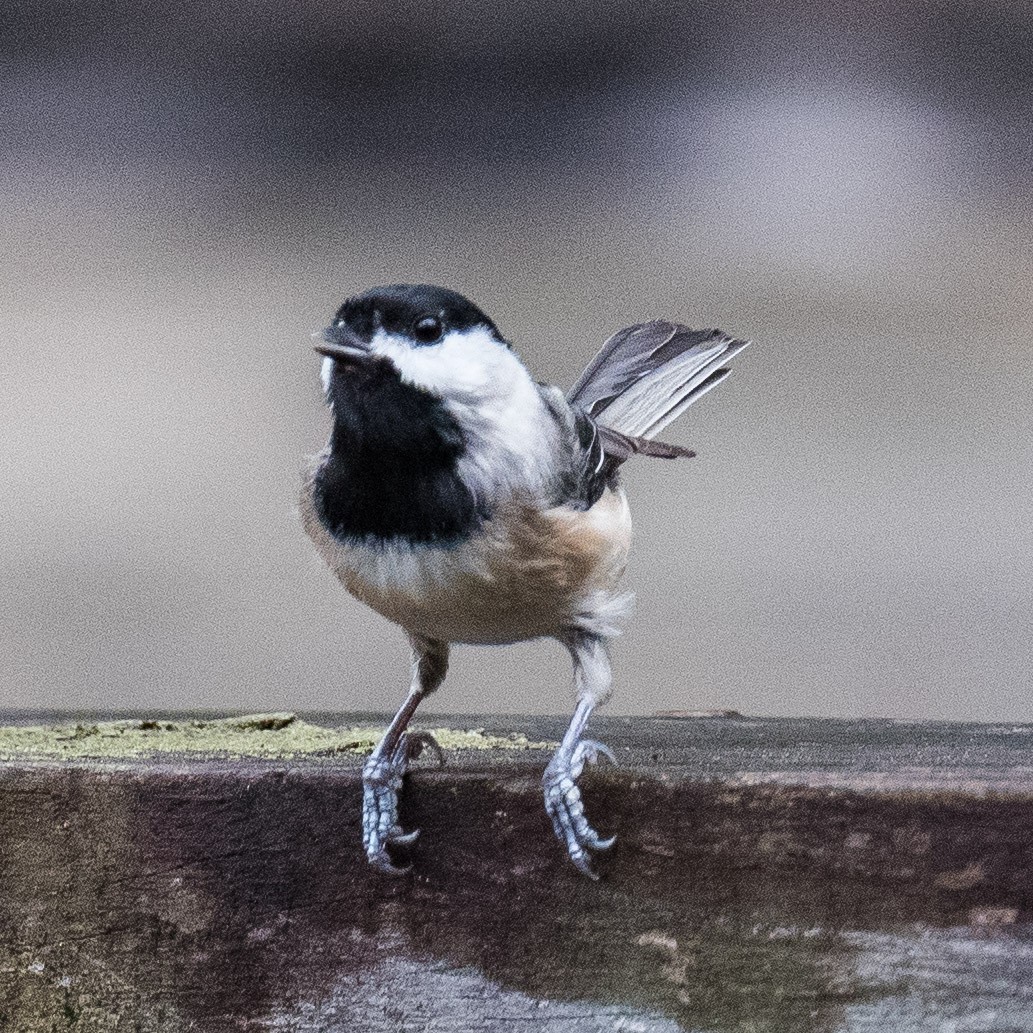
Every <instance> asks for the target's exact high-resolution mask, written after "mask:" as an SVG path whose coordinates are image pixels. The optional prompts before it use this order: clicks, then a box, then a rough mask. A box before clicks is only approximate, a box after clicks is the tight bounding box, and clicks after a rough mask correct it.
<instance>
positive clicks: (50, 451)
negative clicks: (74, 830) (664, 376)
mask: <svg viewBox="0 0 1033 1033" xmlns="http://www.w3.org/2000/svg"><path fill="white" fill-rule="evenodd" d="M0 23H2V24H0V30H2V31H0V76H2V87H0V134H2V139H0V142H2V151H0V197H2V204H3V209H2V211H3V215H2V219H0V234H2V251H0V265H2V283H3V288H2V290H3V297H2V305H0V332H2V335H3V340H4V344H5V348H4V357H5V361H4V363H3V373H2V377H0V433H2V442H3V444H2V448H0V487H2V492H0V506H2V509H0V517H2V529H3V534H2V537H0V573H2V590H0V622H2V623H0V635H2V639H0V681H2V686H3V699H2V703H0V705H3V706H7V707H32V706H38V707H45V708H86V707H98V708H111V709H123V708H134V709H135V708H143V707H154V708H167V709H183V708H199V707H204V708H235V709H236V708H240V709H263V708H269V709H272V708H277V709H287V708H290V709H338V708H339V709H356V708H359V709H362V708H375V709H389V708H393V707H394V706H395V704H396V703H397V702H398V701H399V700H400V698H401V696H402V694H403V691H404V688H405V686H406V683H407V668H408V657H407V650H406V647H405V644H404V641H403V638H402V635H401V633H400V632H399V631H398V630H397V629H396V628H394V627H393V626H391V625H388V624H387V623H386V622H385V621H383V620H382V619H381V618H379V617H377V616H376V615H375V614H373V613H372V612H370V611H368V610H366V609H364V608H363V607H362V606H360V605H359V604H358V603H356V602H354V601H352V600H351V599H350V598H349V597H348V596H347V595H346V594H345V592H344V590H343V589H342V588H340V586H339V585H338V584H337V583H336V582H335V581H334V580H333V579H332V578H331V576H330V575H329V574H328V572H327V571H326V570H325V569H324V568H323V566H322V564H321V562H320V561H319V560H318V559H317V558H316V557H315V555H314V552H313V550H312V548H311V547H310V545H309V543H308V540H307V539H306V538H305V537H304V535H303V534H302V532H301V530H300V527H299V524H298V520H297V514H296V510H295V496H296V493H297V489H298V485H299V473H298V471H299V469H300V467H301V466H302V464H303V462H304V459H305V456H306V455H308V454H311V453H313V452H315V451H317V450H318V449H319V448H320V447H321V445H322V442H323V439H324V437H325V434H326V432H327V427H328V420H327V413H326V411H325V409H324V408H323V405H322V400H321V396H320V392H319V387H318V380H317V371H318V361H317V357H316V356H315V355H314V354H313V353H312V351H311V341H310V339H309V334H310V333H311V331H313V330H315V329H317V328H319V327H321V326H322V325H324V324H325V322H326V321H327V319H328V318H329V316H330V315H331V313H332V311H333V310H334V309H335V308H336V306H337V305H338V304H339V302H340V301H341V300H342V299H343V298H344V297H345V296H347V295H349V294H351V293H354V292H358V291H361V290H363V289H365V288H366V287H368V286H370V285H373V284H377V283H383V282H392V281H399V280H402V281H430V282H436V283H441V284H445V285H449V286H452V287H455V288H457V289H459V290H460V291H463V292H464V293H467V294H468V295H470V296H471V297H472V298H473V299H474V300H475V301H477V302H478V303H479V304H481V305H482V306H483V307H484V308H485V309H486V310H487V311H488V312H489V313H491V314H492V315H493V316H494V317H495V318H496V320H497V322H498V323H499V325H500V327H501V328H502V329H503V332H504V333H506V334H507V335H508V336H509V337H510V339H511V340H513V341H514V342H515V344H516V346H517V347H518V349H519V350H520V351H521V353H522V354H523V355H524V357H525V358H526V360H527V361H528V363H529V365H530V366H531V368H532V369H533V371H534V372H535V374H536V375H537V376H538V377H539V378H541V379H545V380H551V381H554V382H556V383H559V384H562V385H567V384H569V383H570V382H572V381H573V380H574V378H575V377H576V376H577V374H578V373H579V372H580V370H581V368H582V367H583V365H584V364H585V363H586V362H587V361H588V359H589V358H590V357H591V356H592V354H593V353H594V351H595V349H596V348H597V347H598V346H599V345H600V344H601V342H602V341H603V339H604V338H605V337H606V336H607V335H608V334H609V333H610V332H612V331H613V330H615V329H617V328H618V327H621V326H623V325H626V324H628V323H631V322H634V321H638V320H643V319H649V318H652V317H658V316H662V317H667V318H670V319H677V320H681V321H684V322H688V323H690V324H695V325H708V326H709V325H717V326H720V327H722V328H724V329H726V330H729V331H732V332H734V333H736V334H738V335H740V336H748V337H751V338H752V339H753V340H754V342H755V344H754V346H753V348H752V349H750V350H749V351H748V352H746V353H745V354H744V355H743V356H742V357H741V359H740V360H738V361H737V362H736V371H735V374H734V375H733V377H732V378H731V380H729V382H728V383H727V384H725V385H724V386H723V387H722V388H721V389H720V390H719V391H717V392H715V393H713V394H711V395H709V396H708V397H707V398H706V399H705V400H704V401H703V402H702V403H700V405H698V406H696V407H694V408H693V409H691V410H690V411H689V412H688V414H687V415H686V416H685V417H684V418H683V419H682V420H681V421H680V423H679V424H677V425H676V427H675V429H673V430H672V431H669V436H670V437H672V438H673V439H675V440H677V441H679V442H682V443H684V444H689V445H692V446H694V447H695V448H696V449H697V450H698V451H699V458H697V459H695V460H692V461H689V462H685V463H681V464H663V463H658V462H654V463H649V462H647V461H641V462H639V463H636V464H632V465H630V466H629V467H628V468H627V474H626V478H625V481H626V484H627V487H628V489H629V493H630V495H631V500H632V506H633V512H634V514H635V517H636V520H637V525H636V526H637V535H638V537H637V546H636V553H635V555H634V558H633V564H632V567H631V569H630V571H629V576H628V584H629V586H630V587H632V588H633V589H634V590H635V591H636V592H637V594H638V612H637V616H636V618H635V620H634V621H633V622H632V623H631V624H630V626H629V627H628V630H627V633H626V635H625V636H624V638H622V639H621V640H619V642H618V643H617V645H616V649H615V654H616V655H615V666H616V675H617V687H616V693H615V697H614V700H613V702H612V703H611V705H610V711H611V712H613V713H643V712H646V713H648V712H650V711H652V710H654V709H656V708H680V707H714V706H727V707H734V708H737V709H739V710H743V711H746V712H751V713H760V714H770V715H797V714H800V715H804V714H813V715H841V716H860V715H885V716H893V717H902V718H977V719H986V720H1030V719H1033V702H1031V694H1030V692H1029V679H1030V630H1031V626H1033V591H1031V586H1033V537H1031V535H1030V531H1029V522H1030V486H1031V483H1033V469H1031V467H1033V461H1031V446H1033V427H1031V420H1030V396H1031V392H1033V367H1031V363H1030V361H1029V345H1030V336H1031V328H1033V302H1031V273H1033V243H1031V242H1033V205H1031V186H1033V129H1031V114H1030V113H1031V111H1033V14H1031V9H1030V7H1029V5H1028V4H1026V3H1017V2H1016V3H1008V2H994V0H978V2H967V0H957V2H954V3H949V2H940V3H926V2H915V3H912V4H908V5H901V4H898V3H895V2H892V3H891V2H889V0H874V2H869V3H866V4H864V5H856V4H846V3H832V4H817V3H810V2H802V0H797V2H786V0H782V2H777V3H776V2H760V0H740V2H731V3H723V4H709V3H677V4H674V3H670V2H662V3H648V2H646V3H636V4H627V3H623V2H622V3H604V2H585V3H578V2H573V3H567V4H563V5H555V6H554V7H552V8H548V7H544V6H541V5H537V4H535V5H531V4H528V3H525V2H520V0H518V2H517V3H514V4H507V5H497V4H491V5H490V4H482V3H470V2H466V3H464V2H460V3H451V4H447V5H445V4H440V3H437V2H434V0H431V2H421V3H412V4H404V5H399V6H392V7H386V6H381V5H375V4H357V3H348V4H325V3H315V2H307V0H302V2H300V3H296V4H293V5H284V4H281V3H280V2H279V0H277V2H276V3H273V2H271V0H264V2H263V0H259V2H257V3H250V4H246V5H245V4H237V3H232V2H231V3H222V4H214V3H212V4H195V5H192V6H191V8H190V11H189V13H184V12H180V11H177V10H176V9H175V5H163V4H156V3H137V4H122V3H118V2H116V3H110V2H105V3H99V2H85V3H74V2H68V3H53V2H47V3H32V2H25V0H23V2H22V3H20V4H17V5H7V6H6V7H5V9H4V11H3V12H2V14H0ZM569 678H570V675H569V663H568V661H567V658H566V655H565V654H564V653H563V652H562V650H561V649H560V648H559V647H558V646H556V645H555V644H553V643H532V644H527V645H522V646H515V647H510V648H508V649H477V648H473V647H468V648H463V649H460V650H459V651H458V652H457V653H456V655H455V659H454V662H453V669H452V673H451V676H450V678H449V680H448V682H447V683H446V685H445V687H444V688H443V689H442V691H441V692H440V694H439V695H438V696H437V697H436V698H435V699H434V701H433V702H432V704H431V705H430V707H428V709H432V708H436V709H438V710H453V711H468V712H476V711H481V712H483V711H539V712H541V711H544V712H561V711H564V710H566V709H567V708H568V706H569Z"/></svg>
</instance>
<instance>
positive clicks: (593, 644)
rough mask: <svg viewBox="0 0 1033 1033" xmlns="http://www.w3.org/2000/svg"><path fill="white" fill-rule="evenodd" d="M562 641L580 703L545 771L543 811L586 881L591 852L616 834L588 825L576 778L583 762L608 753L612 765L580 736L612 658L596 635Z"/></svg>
mask: <svg viewBox="0 0 1033 1033" xmlns="http://www.w3.org/2000/svg"><path fill="white" fill-rule="evenodd" d="M564 644H565V645H566V646H567V648H568V649H569V650H570V654H571V656H572V657H573V660H574V682H575V685H576V687H577V696H578V703H577V707H576V709H575V710H574V716H573V717H572V718H571V721H570V725H569V726H568V728H567V732H566V734H565V735H564V736H563V741H562V742H561V743H560V747H559V749H558V750H557V751H556V753H555V754H554V755H553V758H552V760H550V761H549V765H548V767H546V769H545V776H544V778H543V779H542V784H543V787H544V790H545V810H546V812H547V813H548V815H549V817H550V818H551V819H552V827H553V830H554V831H555V833H556V838H557V839H558V840H559V841H560V842H561V843H562V844H563V845H564V846H565V847H566V848H567V853H568V854H569V855H570V860H571V861H572V862H573V863H574V866H575V867H576V868H577V869H578V870H579V871H581V872H582V873H584V874H585V875H587V876H588V877H589V878H590V879H597V878H599V876H598V875H596V873H595V872H594V871H593V870H592V866H591V864H590V863H589V857H590V855H589V851H595V852H598V851H602V850H609V849H610V847H612V846H613V844H614V843H615V842H616V841H617V838H616V836H614V837H612V838H610V839H600V838H599V834H598V833H597V832H596V831H595V829H593V828H592V826H591V825H590V824H589V823H588V819H587V818H586V817H585V808H584V804H583V803H582V802H581V790H580V789H579V788H578V784H577V779H578V776H579V775H580V774H581V772H582V770H583V769H584V766H585V763H586V762H588V763H589V764H595V763H596V762H597V761H598V760H599V758H600V757H606V758H607V759H608V760H610V761H611V762H613V763H616V759H615V758H614V756H613V753H611V752H610V750H609V748H608V747H606V746H604V745H603V744H602V743H601V742H595V741H594V740H592V739H582V738H581V736H582V734H583V733H584V730H585V726H586V725H587V724H588V718H589V716H590V715H591V713H592V711H593V710H594V709H595V707H596V704H597V703H600V702H602V701H603V700H604V699H605V698H606V697H607V695H609V690H610V661H609V658H608V657H607V655H606V647H605V645H604V644H603V641H602V640H601V639H600V638H597V637H595V636H588V635H583V634H581V635H577V636H574V637H571V638H570V639H568V640H566V641H565V643H564Z"/></svg>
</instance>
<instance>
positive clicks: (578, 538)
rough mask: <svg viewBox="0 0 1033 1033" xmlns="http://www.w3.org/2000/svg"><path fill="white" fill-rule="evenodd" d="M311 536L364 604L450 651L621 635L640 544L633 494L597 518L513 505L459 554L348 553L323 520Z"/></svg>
mask: <svg viewBox="0 0 1033 1033" xmlns="http://www.w3.org/2000/svg"><path fill="white" fill-rule="evenodd" d="M302 513H303V519H304V522H305V526H306V530H307V531H308V533H309V535H310V536H311V537H312V539H313V541H314V542H315V543H316V546H317V548H318V549H319V551H320V553H321V554H322V555H323V558H324V559H325V560H326V561H327V563H328V564H329V565H330V566H331V568H332V569H333V570H334V571H335V573H336V574H337V576H338V577H339V578H340V579H341V581H342V583H343V584H344V586H345V587H346V588H347V589H348V591H349V592H351V593H352V594H353V595H354V596H356V598H358V599H361V600H362V601H363V602H364V603H366V604H367V605H368V606H370V607H372V608H373V609H374V610H376V611H377V612H378V613H380V614H382V615H383V616H384V617H386V618H387V619H388V620H391V621H394V622H395V623H396V624H400V625H401V626H402V627H404V628H406V629H407V630H409V631H415V632H418V633H420V634H422V635H426V636H428V637H430V638H436V639H440V640H442V641H446V642H471V643H504V642H515V641H519V640H522V639H531V638H538V637H540V636H561V635H562V634H563V633H564V631H566V630H569V629H571V628H581V629H583V630H590V631H593V632H595V633H597V634H601V635H604V636H605V635H611V634H616V627H615V621H616V620H617V619H619V618H620V617H621V616H622V615H623V614H624V613H625V612H626V611H627V609H628V607H629V605H630V601H631V600H630V596H628V595H623V594H619V593H618V592H617V590H616V589H617V583H618V581H619V580H620V577H621V575H622V574H623V572H624V567H625V564H626V562H627V557H628V551H629V548H630V544H631V518H630V513H629V510H628V504H627V499H626V498H625V496H624V493H623V491H607V492H606V493H605V494H604V495H603V497H602V498H601V499H600V500H599V501H598V502H597V503H596V504H595V505H594V506H593V507H592V508H591V509H590V510H587V511H579V510H574V509H571V508H569V507H567V506H557V507H554V508H551V509H547V510H539V509H537V508H535V507H534V505H532V504H521V503H513V504H511V505H508V506H505V507H503V508H501V509H499V510H498V511H497V512H496V514H495V516H494V517H493V519H492V520H490V521H488V522H486V524H485V526H484V529H483V530H482V531H481V532H480V533H478V534H476V535H475V536H473V537H472V538H470V539H468V540H466V541H464V542H462V543H461V544H459V545H456V546H453V547H441V546H429V545H408V544H404V543H390V544H381V545H373V544H369V545H367V544H345V543H342V542H339V541H338V540H337V539H335V538H334V537H333V536H331V535H330V534H329V533H328V532H327V531H326V529H325V528H324V527H323V525H322V524H321V523H320V522H319V520H318V519H317V518H316V516H315V514H314V512H313V511H312V507H311V498H310V496H309V494H308V493H307V492H306V495H305V498H303V502H302Z"/></svg>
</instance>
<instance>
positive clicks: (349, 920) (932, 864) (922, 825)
mask: <svg viewBox="0 0 1033 1033" xmlns="http://www.w3.org/2000/svg"><path fill="white" fill-rule="evenodd" d="M338 720H339V721H340V718H338ZM437 723H445V722H444V721H443V720H442V721H430V722H428V724H437ZM448 723H450V724H453V725H455V724H456V722H455V721H452V722H448ZM469 723H470V722H468V721H464V722H462V723H460V724H459V726H460V727H465V726H468V725H469ZM480 723H482V724H483V723H484V722H483V721H482V722H480ZM506 729H512V730H517V731H521V732H524V733H526V734H527V735H528V737H529V738H530V739H532V740H540V739H550V738H556V737H558V734H559V733H560V732H561V730H562V722H559V721H551V722H550V720H549V719H535V720H524V719H506V720H504V721H500V720H498V719H496V721H495V730H499V731H501V730H506ZM1010 729H1011V726H1007V727H1002V728H1001V729H999V730H996V731H995V730H992V729H978V728H972V729H968V730H966V729H963V728H959V727H958V726H922V727H920V728H904V727H900V726H892V725H890V724H877V723H869V724H868V725H860V724H856V723H855V724H850V723H830V722H796V723H792V722H781V723H779V722H756V723H749V722H729V721H703V722H672V721H650V720H628V719H619V718H617V719H609V720H599V721H597V722H595V724H594V732H595V733H596V734H598V735H599V736H600V737H601V738H603V739H604V740H606V741H607V742H608V743H609V744H610V745H611V746H613V747H614V748H615V749H616V752H617V754H618V756H619V758H620V759H621V761H622V766H621V767H620V768H619V769H616V770H606V771H592V772H590V773H587V774H586V777H585V778H584V784H585V787H586V791H585V795H586V803H587V806H588V810H589V813H590V815H591V816H592V817H593V820H594V821H595V823H596V824H597V826H598V827H599V829H600V831H602V832H603V833H604V834H608V833H610V832H617V833H618V834H619V836H620V841H619V844H618V847H617V848H616V850H615V851H614V854H613V856H612V857H611V858H608V859H606V860H603V861H600V863H599V869H600V871H601V872H602V873H603V875H604V877H603V879H602V881H600V882H599V883H591V882H589V881H587V880H585V879H583V878H582V877H581V876H579V875H578V874H577V873H576V872H575V871H574V870H573V869H572V868H571V867H570V866H569V865H568V864H566V863H565V861H564V860H563V858H562V856H561V854H560V852H559V850H558V848H557V846H556V844H555V842H554V841H553V838H552V833H551V829H550V828H549V825H548V822H547V820H546V818H545V816H544V813H543V811H542V808H541V801H540V791H539V778H540V773H541V769H542V767H543V766H544V763H545V761H546V759H547V752H546V751H544V750H529V751H498V752H490V753H484V752H478V751H456V752H455V753H453V754H452V755H451V756H450V758H449V764H448V765H447V766H446V767H445V768H444V769H438V768H436V767H434V766H433V765H432V764H430V763H429V762H428V763H426V764H421V766H420V767H419V769H418V770H417V771H416V772H415V773H414V774H413V775H412V776H411V777H410V779H409V780H408V783H407V788H406V796H405V800H404V806H403V816H404V821H405V823H406V825H407V826H409V827H420V828H421V829H422V830H423V832H422V836H421V838H420V841H419V843H418V844H417V846H416V848H415V849H414V850H413V851H412V852H411V859H412V861H413V864H414V869H413V873H412V875H410V876H409V877H406V878H398V879H392V878H390V877H385V876H381V875H377V874H376V873H373V872H371V871H370V870H368V869H367V867H366V865H365V864H364V862H363V860H362V858H361V853H360V844H359V833H358V824H357V815H358V808H359V803H360V795H361V787H360V783H359V777H358V776H359V765H360V764H361V759H360V758H359V757H353V756H349V755H345V754H340V755H332V756H319V757H310V758H306V759H292V760H284V759H264V760H256V759H238V760H226V759H211V760H199V759H190V760H186V759H176V758H172V759H163V760H160V761H155V760H139V759H136V760H132V761H129V762H124V763H119V762H117V761H107V762H104V763H100V762H90V761H83V760H76V761H74V762H59V763H55V762H52V761H48V762H33V761H27V760H22V761H7V762H4V763H3V764H0V880H2V882H0V886H2V892H0V1029H2V1030H4V1031H7V1030H10V1031H13V1033H36V1031H46V1033H50V1031H54V1030H61V1031H64V1030H70V1031H79V1033H81V1031H90V1033H92V1031H113V1033H122V1031H143V1033H151V1031H161V1033H165V1031H168V1033H181V1031H187V1030H190V1031H198V1033H220V1031H222V1030H227V1031H229V1030H290V1031H298V1033H315V1031H333V1033H338V1031H341V1033H344V1031H348V1033H351V1031H363V1030H371V1031H377V1033H379V1031H409V1030H412V1031H417V1030H434V1031H443V1033H444V1031H448V1033H459V1031H467V1030H469V1031H473V1030H489V1031H490V1030H502V1029H505V1030H507V1031H514V1030H516V1031H520V1033H531V1031H537V1030H550V1031H555V1030H561V1031H567V1033H574V1031H582V1030H584V1031H595V1030H617V1029H619V1030H626V1031H630V1030H640V1031H646V1033H674V1031H677V1030H701V1031H704V1030H705V1031H721V1033H725V1031H737V1033H739V1031H741V1033H745V1031H747V1030H752V1031H770V1033H776V1031H791V1033H797V1031H799V1033H826V1031H828V1033H831V1031H839V1030H871V1031H876V1030H879V1031H883V1030H886V1031H897V1030H927V1029H928V1030H930V1031H932V1030H941V1029H946V1028H953V1029H955V1030H957V1031H959V1033H961V1031H962V1030H983V1031H986V1030H990V1031H993V1030H997V1031H1001V1033H1004V1031H1016V1030H1033V990H1031V986H1033V936H1031V935H1030V926H1029V925H1028V924H1027V920H1028V918H1029V916H1030V914H1031V911H1030V908H1031V903H1033V865H1031V862H1033V779H1031V777H1030V771H1031V770H1033V763H1031V752H1033V751H1031V749H1030V746H1029V745H1027V743H1028V741H1029V738H1030V736H1028V735H1027V734H1026V732H1025V731H1023V730H1022V729H1021V728H1019V729H1017V730H1015V731H1011V730H1010ZM794 783H797V784H794ZM799 783H807V784H804V785H800V784H799ZM887 786H889V787H891V788H887ZM950 1023H954V1025H953V1026H951V1025H950Z"/></svg>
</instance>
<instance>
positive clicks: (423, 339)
mask: <svg viewBox="0 0 1033 1033" xmlns="http://www.w3.org/2000/svg"><path fill="white" fill-rule="evenodd" d="M443 329H444V327H442V325H441V320H440V319H438V318H437V317H436V316H424V317H423V318H422V319H418V320H417V321H416V325H415V326H414V327H413V331H412V332H413V337H415V338H416V340H417V341H419V342H420V344H433V343H434V342H435V341H438V340H440V339H441V333H442V330H443Z"/></svg>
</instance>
